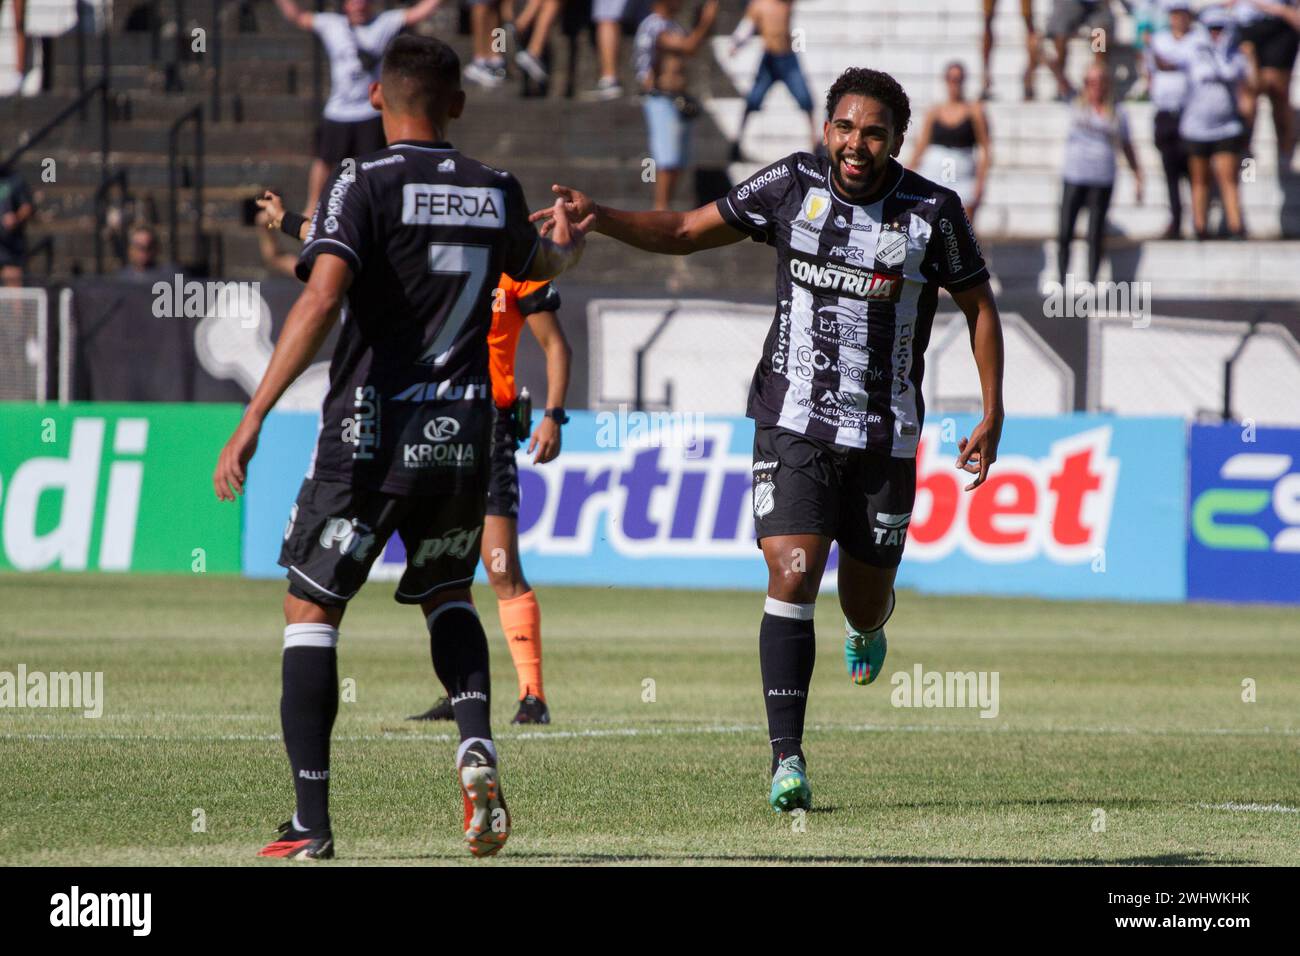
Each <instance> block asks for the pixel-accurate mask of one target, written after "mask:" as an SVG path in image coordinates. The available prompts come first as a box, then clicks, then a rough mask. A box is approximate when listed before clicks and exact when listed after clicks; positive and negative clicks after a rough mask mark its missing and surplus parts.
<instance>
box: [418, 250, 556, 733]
mask: <svg viewBox="0 0 1300 956" xmlns="http://www.w3.org/2000/svg"><path fill="white" fill-rule="evenodd" d="M559 307H560V294H559V293H558V292H556V291H555V287H554V286H553V285H551V284H550V283H549V282H516V281H515V280H513V279H511V278H510V277H509V276H505V275H503V276H502V277H501V283H500V284H499V285H498V286H497V298H496V303H495V304H494V305H493V311H492V332H491V333H490V334H489V335H488V360H489V365H490V367H491V369H492V401H493V404H495V405H496V410H497V418H496V427H495V428H494V430H493V433H492V465H491V469H492V475H491V479H490V480H489V482H488V495H487V517H485V518H484V519H483V547H482V552H483V567H484V568H486V569H487V577H488V583H489V584H491V585H492V590H493V591H495V592H496V595H497V611H498V612H499V613H500V615H501V629H502V630H503V631H505V634H506V644H507V646H509V648H510V657H511V659H512V660H513V661H514V663H515V676H516V677H517V678H518V681H519V709H518V711H516V713H515V716H514V719H513V720H511V721H510V722H511V723H512V724H549V723H550V722H551V710H550V708H549V707H548V706H547V705H546V694H545V692H544V691H543V689H542V609H541V608H540V607H539V606H538V604H537V595H536V594H534V593H533V589H532V588H531V587H530V586H529V584H528V582H527V581H526V580H525V579H524V570H523V566H522V565H521V564H520V562H519V466H518V464H516V462H515V449H516V448H517V447H518V444H519V441H520V438H519V436H520V435H521V434H527V431H526V429H527V428H528V424H529V423H528V422H526V421H524V420H523V418H522V416H521V415H520V414H518V412H517V409H519V408H521V407H526V406H527V404H528V403H523V404H521V403H520V399H519V397H518V396H517V395H516V393H515V353H516V352H517V351H518V349H519V333H520V332H521V331H523V327H524V325H525V324H526V325H527V326H528V330H529V331H530V332H532V333H533V335H534V337H536V339H537V343H538V344H539V345H540V346H541V347H542V352H543V353H545V355H546V411H545V413H544V414H543V416H542V420H541V421H540V422H538V424H537V427H536V428H535V429H533V432H532V436H531V438H530V439H529V441H528V453H529V454H530V455H532V456H533V464H535V465H543V464H545V463H546V462H548V461H553V460H554V459H555V457H556V456H557V455H559V453H560V442H561V437H560V427H561V426H562V425H564V423H565V422H567V421H568V420H569V416H568V415H567V414H566V413H565V411H564V396H565V394H566V393H567V392H568V390H569V361H570V359H571V358H572V355H573V350H572V349H571V348H569V342H568V340H567V339H566V338H565V337H564V330H563V329H562V328H561V327H560V322H559V319H558V318H556V315H555V313H556V310H557V309H559ZM521 429H523V431H521ZM409 719H411V720H451V719H452V708H451V698H450V695H448V696H445V697H443V698H442V699H441V700H439V701H438V702H437V703H435V704H434V705H433V706H432V707H431V708H429V710H427V711H425V712H424V713H423V714H419V715H418V716H415V717H411V718H409Z"/></svg>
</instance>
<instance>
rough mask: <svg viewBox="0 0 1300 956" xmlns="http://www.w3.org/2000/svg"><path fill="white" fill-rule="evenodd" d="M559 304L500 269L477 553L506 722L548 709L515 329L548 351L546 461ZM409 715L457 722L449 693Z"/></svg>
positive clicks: (559, 387)
mask: <svg viewBox="0 0 1300 956" xmlns="http://www.w3.org/2000/svg"><path fill="white" fill-rule="evenodd" d="M257 204H258V205H259V206H260V207H261V212H259V213H258V216H259V217H263V223H264V224H265V225H266V226H267V227H268V228H269V229H279V230H281V231H283V232H285V233H287V234H288V235H290V236H293V237H294V238H295V239H299V240H303V239H306V237H307V229H308V225H309V224H308V221H307V220H306V219H304V218H303V217H301V216H298V215H297V214H295V213H286V212H285V209H284V202H283V200H282V199H281V198H280V197H279V196H277V195H276V194H275V193H273V192H271V191H270V190H267V192H266V193H265V194H264V195H263V196H262V197H261V198H260V199H258V200H257ZM262 238H263V240H264V241H265V242H266V243H270V241H271V237H270V236H269V235H267V234H263V237H262ZM262 258H263V261H265V262H268V268H278V267H279V262H280V257H279V256H278V255H277V254H276V253H275V250H274V246H272V248H271V249H270V251H269V252H268V250H267V249H266V247H265V246H263V250H262ZM286 258H290V259H292V257H286ZM289 271H290V272H292V271H293V270H292V269H290V270H289ZM559 307H560V294H559V293H558V292H556V291H555V287H554V286H553V285H551V283H549V282H518V281H516V280H514V279H512V278H510V276H508V275H505V274H504V273H503V274H502V276H501V279H500V281H499V282H498V283H497V288H496V291H495V292H494V293H493V305H492V330H491V331H490V332H489V333H488V367H489V369H490V370H491V378H492V399H493V404H494V405H495V406H496V424H495V426H494V427H493V432H492V457H491V464H490V466H489V467H490V470H491V473H490V477H489V480H488V492H487V514H486V517H485V518H484V519H483V544H482V548H481V552H482V557H483V566H484V567H485V568H486V569H487V575H488V583H489V584H491V585H492V590H494V591H495V592H496V595H497V612H498V614H499V615H500V618H501V627H502V629H503V630H504V631H505V633H506V645H507V646H508V647H509V648H510V657H511V659H512V660H513V661H514V664H515V675H516V677H517V678H518V681H519V709H518V711H517V712H516V713H515V716H514V719H513V720H511V721H510V722H511V723H512V724H549V723H550V722H551V711H550V708H549V707H548V706H547V704H546V696H545V693H544V691H543V690H542V610H541V608H540V607H539V606H538V604H537V595H535V594H534V593H533V589H532V588H531V587H530V586H529V584H528V582H527V581H526V580H525V579H524V573H523V568H522V566H521V565H520V561H519V466H518V464H517V463H516V462H515V448H516V446H517V445H518V442H519V438H518V435H519V431H518V428H519V426H520V425H521V424H522V423H521V422H519V421H518V419H517V417H516V413H515V410H516V408H517V407H519V406H518V405H517V402H518V401H519V399H518V397H517V396H516V394H515V353H516V352H517V351H518V349H519V333H520V332H521V331H522V330H523V327H524V325H525V324H527V325H528V328H529V330H530V331H531V332H532V333H533V336H534V337H535V338H536V339H537V342H538V344H539V345H541V347H542V352H543V353H545V355H546V380H547V407H546V411H545V414H544V415H543V417H542V420H541V422H539V423H538V425H537V428H535V429H534V430H533V433H532V436H531V439H530V440H529V443H528V453H529V454H532V455H533V456H534V457H533V464H535V465H539V464H545V463H546V462H548V461H553V460H554V459H555V458H556V456H557V455H559V453H560V444H561V437H560V428H561V426H563V425H564V424H565V423H566V422H567V421H568V420H569V416H568V414H567V413H566V412H565V411H564V396H565V395H566V394H567V393H568V390H569V363H570V361H571V360H572V357H573V350H572V349H571V348H570V347H569V342H568V339H566V338H565V336H564V329H563V328H561V327H560V321H559V319H558V317H557V316H556V314H555V313H556V310H557V309H559ZM534 452H535V454H534ZM444 689H445V688H444ZM407 720H455V712H454V710H453V709H452V706H451V695H450V693H448V694H446V695H444V696H443V697H442V698H440V699H439V700H438V701H436V702H435V703H434V705H433V706H432V707H430V708H429V709H428V710H427V711H425V712H424V713H422V714H416V715H415V716H412V717H408V718H407Z"/></svg>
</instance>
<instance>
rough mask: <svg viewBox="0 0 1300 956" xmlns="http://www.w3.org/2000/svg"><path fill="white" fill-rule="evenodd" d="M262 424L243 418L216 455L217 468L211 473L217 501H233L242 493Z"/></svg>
mask: <svg viewBox="0 0 1300 956" xmlns="http://www.w3.org/2000/svg"><path fill="white" fill-rule="evenodd" d="M261 431H262V426H261V425H260V424H259V423H257V422H254V421H252V420H251V419H249V418H247V417H246V418H245V419H244V420H243V421H241V422H240V423H239V427H238V428H236V429H235V433H234V434H233V435H231V436H230V441H228V442H226V447H225V448H223V449H221V454H220V455H219V456H217V470H216V471H214V472H213V473H212V487H213V488H215V489H216V492H217V500H218V501H234V500H235V497H236V495H242V494H243V493H244V479H245V478H246V477H247V476H248V462H249V460H250V459H251V458H252V457H253V453H254V452H255V451H257V437H258V435H259V433H260V432H261Z"/></svg>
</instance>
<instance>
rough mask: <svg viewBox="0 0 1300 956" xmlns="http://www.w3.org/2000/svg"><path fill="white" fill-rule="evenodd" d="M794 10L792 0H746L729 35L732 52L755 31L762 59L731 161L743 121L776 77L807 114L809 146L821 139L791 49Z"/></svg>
mask: <svg viewBox="0 0 1300 956" xmlns="http://www.w3.org/2000/svg"><path fill="white" fill-rule="evenodd" d="M793 12H794V0H749V6H748V7H746V9H745V15H744V16H743V17H741V19H740V25H739V26H738V27H736V31H735V32H734V33H733V34H732V35H731V55H732V56H735V55H736V52H737V51H738V50H739V49H740V48H741V47H742V46H744V45H745V44H746V43H748V42H749V40H750V39H751V38H752V37H753V36H754V34H755V33H757V34H758V35H759V36H761V37H762V38H763V59H762V60H760V61H759V63H758V73H757V75H756V76H755V77H754V85H753V86H751V87H750V88H749V97H748V98H747V99H746V100H745V115H744V116H742V117H741V119H740V129H739V130H738V131H737V133H736V142H735V143H733V144H732V147H731V161H732V162H733V163H736V162H740V159H741V155H740V144H741V142H742V141H743V140H744V138H745V124H746V123H748V122H749V117H750V116H751V115H753V114H754V113H757V112H758V111H759V110H760V109H762V108H763V100H764V99H765V98H766V97H767V94H768V91H769V90H771V89H772V87H773V86H774V85H775V84H776V82H777V81H778V80H780V81H781V82H782V83H784V84H785V88H786V89H787V90H789V91H790V95H791V96H793V97H794V101H795V102H796V103H798V104H799V109H801V110H803V111H804V113H805V114H806V115H807V117H808V129H809V131H810V133H811V139H810V142H811V146H810V148H811V149H816V148H817V144H818V143H820V142H821V141H822V131H821V124H820V123H818V122H817V117H816V116H815V115H814V113H813V101H812V94H811V93H809V92H808V81H807V80H805V79H804V75H803V70H802V69H801V68H800V66H799V54H798V53H796V52H794V47H793V45H792V44H791V41H790V17H791V14H792V13H793Z"/></svg>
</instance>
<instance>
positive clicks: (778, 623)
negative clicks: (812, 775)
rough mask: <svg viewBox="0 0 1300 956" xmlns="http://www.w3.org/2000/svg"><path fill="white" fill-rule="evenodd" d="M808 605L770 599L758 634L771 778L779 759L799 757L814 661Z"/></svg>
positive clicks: (810, 616) (814, 644) (812, 606)
mask: <svg viewBox="0 0 1300 956" xmlns="http://www.w3.org/2000/svg"><path fill="white" fill-rule="evenodd" d="M814 607H815V605H813V604H790V603H788V602H786V601H778V600H777V599H776V598H771V597H769V598H768V599H767V603H766V604H765V605H764V607H763V611H764V613H763V623H762V624H761V625H760V626H759V629H758V657H759V664H760V667H761V669H762V673H763V703H764V704H765V705H766V706H767V730H768V737H769V738H770V739H771V741H772V772H773V773H775V772H776V765H777V763H778V762H779V761H780V760H781V758H782V757H789V756H790V755H792V754H797V755H799V756H800V757H802V756H803V719H804V712H805V711H806V710H807V709H808V685H809V684H810V683H812V673H813V664H814V662H815V661H816V659H817V641H816V638H815V637H814V634H813V609H814Z"/></svg>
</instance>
